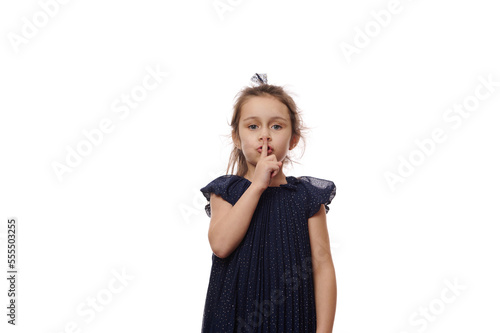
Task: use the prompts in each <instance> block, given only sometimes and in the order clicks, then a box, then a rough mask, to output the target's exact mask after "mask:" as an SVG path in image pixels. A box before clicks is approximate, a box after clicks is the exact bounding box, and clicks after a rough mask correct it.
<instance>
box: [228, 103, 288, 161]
mask: <svg viewBox="0 0 500 333" xmlns="http://www.w3.org/2000/svg"><path fill="white" fill-rule="evenodd" d="M238 130H239V133H240V138H239V139H238V138H236V137H233V140H234V142H235V144H236V146H237V147H239V149H241V150H242V151H243V155H245V158H246V160H247V164H251V165H253V166H255V165H256V164H257V162H258V161H259V159H260V156H261V150H260V149H259V148H261V147H262V145H263V143H264V137H266V138H267V145H268V148H269V149H268V153H267V155H268V156H269V155H271V154H274V155H275V156H276V159H277V160H278V161H283V160H284V159H285V157H286V154H287V152H288V150H291V149H293V148H294V147H295V146H296V144H297V142H296V140H294V139H293V138H292V123H291V120H290V115H289V113H288V108H287V107H286V105H285V104H283V103H281V102H280V101H279V100H277V99H276V98H274V97H270V96H266V97H262V96H258V97H251V98H250V99H248V100H247V102H246V103H245V104H243V107H242V108H241V114H240V121H239V124H238ZM249 167H250V166H249Z"/></svg>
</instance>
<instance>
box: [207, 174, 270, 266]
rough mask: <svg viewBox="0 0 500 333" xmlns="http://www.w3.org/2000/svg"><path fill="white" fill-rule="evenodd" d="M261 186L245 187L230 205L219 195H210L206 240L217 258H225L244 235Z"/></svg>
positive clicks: (259, 194)
mask: <svg viewBox="0 0 500 333" xmlns="http://www.w3.org/2000/svg"><path fill="white" fill-rule="evenodd" d="M264 190H265V188H262V187H260V186H258V185H255V184H254V183H252V184H250V186H249V187H248V188H247V189H246V191H245V193H243V194H242V195H241V197H240V198H239V199H238V201H237V202H236V203H235V204H234V206H232V205H231V204H230V203H229V202H227V201H226V200H224V199H222V198H221V197H220V196H219V195H216V194H214V193H212V194H211V195H210V209H211V214H210V215H211V217H212V218H211V219H210V226H209V229H208V241H209V242H210V247H211V248H212V251H213V253H214V254H215V255H216V256H217V257H219V258H226V257H227V256H229V255H230V254H231V253H232V252H233V251H234V249H236V247H238V245H239V244H240V242H241V241H242V240H243V237H245V234H246V232H247V230H248V226H249V225H250V221H251V220H252V216H253V213H254V212H255V208H256V207H257V204H258V202H259V199H260V196H261V194H262V192H264Z"/></svg>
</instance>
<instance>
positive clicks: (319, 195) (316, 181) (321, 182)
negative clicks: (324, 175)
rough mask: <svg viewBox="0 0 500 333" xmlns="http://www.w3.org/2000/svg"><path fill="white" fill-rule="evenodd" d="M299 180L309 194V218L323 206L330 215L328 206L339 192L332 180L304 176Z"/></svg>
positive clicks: (307, 206)
mask: <svg viewBox="0 0 500 333" xmlns="http://www.w3.org/2000/svg"><path fill="white" fill-rule="evenodd" d="M299 179H300V182H301V183H302V184H303V186H304V187H305V190H306V192H307V202H306V213H307V218H310V217H311V216H313V215H314V214H316V213H317V212H318V211H319V209H320V207H321V204H324V205H325V210H326V212H327V213H328V211H329V210H330V207H329V206H328V205H329V204H330V203H331V202H332V200H333V198H334V197H335V194H336V190H337V188H336V186H335V184H334V183H333V182H332V181H331V180H326V179H321V178H316V177H311V176H302V177H299Z"/></svg>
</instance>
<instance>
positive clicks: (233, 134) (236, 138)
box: [232, 132, 241, 149]
mask: <svg viewBox="0 0 500 333" xmlns="http://www.w3.org/2000/svg"><path fill="white" fill-rule="evenodd" d="M232 137H233V143H234V145H235V146H236V148H238V149H241V148H240V140H239V139H238V136H237V135H236V132H233V133H232Z"/></svg>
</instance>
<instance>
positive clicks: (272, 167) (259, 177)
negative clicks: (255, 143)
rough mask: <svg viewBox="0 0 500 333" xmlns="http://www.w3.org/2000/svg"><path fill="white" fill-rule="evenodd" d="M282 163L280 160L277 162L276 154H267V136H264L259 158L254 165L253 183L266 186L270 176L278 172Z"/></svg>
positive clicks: (269, 182)
mask: <svg viewBox="0 0 500 333" xmlns="http://www.w3.org/2000/svg"><path fill="white" fill-rule="evenodd" d="M282 164H283V163H282V162H278V159H277V158H276V155H274V154H273V155H269V156H267V138H264V143H263V145H262V152H261V154H260V160H259V161H258V162H257V165H256V166H255V174H254V175H253V183H254V184H256V185H258V186H260V187H262V188H263V189H266V188H268V187H269V184H271V180H272V178H273V177H274V176H276V175H277V174H278V172H279V170H280V167H281V165H282Z"/></svg>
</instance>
